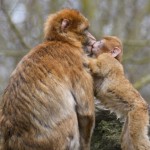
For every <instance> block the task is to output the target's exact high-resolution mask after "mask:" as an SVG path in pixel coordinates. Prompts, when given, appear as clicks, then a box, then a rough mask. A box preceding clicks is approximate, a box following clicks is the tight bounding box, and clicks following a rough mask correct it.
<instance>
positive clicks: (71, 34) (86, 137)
mask: <svg viewBox="0 0 150 150" xmlns="http://www.w3.org/2000/svg"><path fill="white" fill-rule="evenodd" d="M88 28H89V22H88V19H87V18H85V17H84V16H83V15H82V14H81V13H80V12H79V11H77V10H75V9H69V8H65V9H62V10H60V11H58V12H56V13H54V14H51V15H50V16H49V17H48V19H47V21H46V23H45V27H44V41H43V42H42V43H41V44H39V45H37V46H36V47H35V48H33V49H31V51H29V53H28V54H26V55H25V56H24V57H23V58H22V59H21V61H20V62H19V63H18V65H17V67H16V69H15V70H14V71H13V72H12V74H11V76H10V79H9V83H8V86H7V87H6V89H5V91H4V93H3V98H2V104H1V118H0V129H1V132H2V135H3V144H2V147H3V150H79V149H80V150H89V149H90V141H91V135H92V132H93V128H94V123H95V111H94V101H93V80H92V77H91V75H90V74H89V72H87V70H86V69H85V68H84V66H83V63H82V59H83V57H84V50H83V49H84V48H86V46H87V47H92V44H93V43H95V38H94V37H93V36H92V35H91V34H90V33H89V32H88Z"/></svg>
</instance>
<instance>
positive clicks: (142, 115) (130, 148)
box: [121, 102, 150, 150]
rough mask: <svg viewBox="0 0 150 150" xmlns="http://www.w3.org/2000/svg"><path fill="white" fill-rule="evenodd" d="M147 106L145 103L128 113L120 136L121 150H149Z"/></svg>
mask: <svg viewBox="0 0 150 150" xmlns="http://www.w3.org/2000/svg"><path fill="white" fill-rule="evenodd" d="M148 124H149V115H148V106H147V104H146V103H145V102H141V103H138V104H136V105H135V107H134V109H133V110H131V111H129V113H128V115H127V118H126V121H125V123H124V127H123V130H122V136H121V147H122V150H150V142H149V138H148V135H147V134H148Z"/></svg>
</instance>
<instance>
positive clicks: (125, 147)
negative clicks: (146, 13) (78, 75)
mask: <svg viewBox="0 0 150 150" xmlns="http://www.w3.org/2000/svg"><path fill="white" fill-rule="evenodd" d="M110 39H111V40H110ZM116 40H117V38H116V37H115V38H114V37H111V36H109V37H108V38H107V37H105V38H104V40H103V41H102V42H103V45H102V46H101V49H100V53H101V55H99V56H98V58H97V59H91V60H90V63H89V68H90V70H91V73H92V75H93V77H94V88H95V96H96V98H98V99H99V100H100V101H101V102H102V104H103V105H104V106H105V107H107V108H108V109H110V110H111V111H113V112H115V113H116V114H117V116H118V117H119V118H120V117H123V118H125V123H124V127H123V130H122V136H121V147H122V150H150V142H149V138H148V135H147V134H148V125H149V115H148V105H147V103H146V101H145V100H144V99H143V98H142V97H141V95H140V94H139V92H138V91H137V90H136V89H135V88H134V87H133V86H132V84H131V83H130V82H129V81H128V80H127V79H126V78H125V75H124V70H123V67H122V65H121V63H120V62H119V61H120V60H121V55H122V54H121V55H118V57H117V59H118V58H119V61H118V60H117V59H115V58H113V57H112V56H111V53H110V51H111V50H112V49H113V48H115V47H118V45H115V43H119V42H120V40H119V41H116ZM121 47H122V46H121V45H120V48H121ZM104 50H105V51H104ZM102 53H103V54H102Z"/></svg>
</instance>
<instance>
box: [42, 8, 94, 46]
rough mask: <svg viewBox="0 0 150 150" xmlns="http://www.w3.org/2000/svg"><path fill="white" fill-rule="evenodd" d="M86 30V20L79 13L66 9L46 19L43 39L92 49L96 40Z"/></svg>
mask: <svg viewBox="0 0 150 150" xmlns="http://www.w3.org/2000/svg"><path fill="white" fill-rule="evenodd" d="M88 28H89V22H88V20H87V18H85V17H84V16H83V15H82V14H81V13H80V12H79V11H77V10H75V9H68V8H67V9H63V10H61V11H59V12H57V13H55V14H52V15H50V16H49V17H48V19H47V21H46V23H45V28H44V33H45V35H44V38H45V40H46V41H61V42H66V43H69V44H71V45H72V46H76V47H82V48H84V47H85V46H89V47H92V45H93V44H94V43H95V42H96V39H95V38H94V37H93V36H92V35H91V34H90V33H89V32H88ZM89 47H88V48H89Z"/></svg>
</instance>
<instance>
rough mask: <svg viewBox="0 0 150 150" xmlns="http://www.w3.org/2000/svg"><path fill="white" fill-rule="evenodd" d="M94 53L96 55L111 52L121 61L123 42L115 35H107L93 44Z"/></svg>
mask: <svg viewBox="0 0 150 150" xmlns="http://www.w3.org/2000/svg"><path fill="white" fill-rule="evenodd" d="M92 53H93V54H94V55H95V56H96V57H98V56H99V55H100V54H102V53H110V54H111V55H112V56H113V57H114V58H116V59H117V60H118V61H119V62H121V60H122V55H123V46H122V42H121V40H120V39H119V38H117V37H115V36H105V37H103V38H102V40H100V41H97V42H95V43H94V44H93V48H92Z"/></svg>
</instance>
